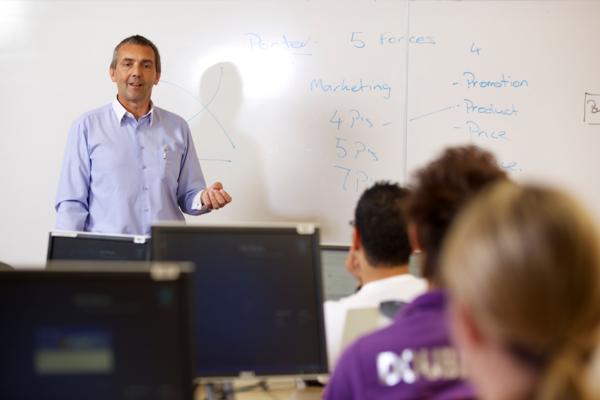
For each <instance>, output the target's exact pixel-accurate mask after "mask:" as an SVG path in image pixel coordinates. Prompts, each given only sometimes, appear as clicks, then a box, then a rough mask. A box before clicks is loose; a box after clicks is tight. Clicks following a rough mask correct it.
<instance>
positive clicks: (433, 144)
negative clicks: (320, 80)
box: [407, 1, 600, 220]
mask: <svg viewBox="0 0 600 400" xmlns="http://www.w3.org/2000/svg"><path fill="white" fill-rule="evenodd" d="M599 16H600V2H598V1H480V2H476V1H470V2H440V1H419V2H413V3H411V7H410V26H411V30H412V29H418V30H419V31H420V32H426V33H427V34H428V35H430V36H432V37H434V38H435V41H436V44H435V46H432V47H418V48H416V47H411V48H410V54H409V60H410V61H409V72H408V75H409V85H408V86H409V90H408V92H409V98H408V102H407V104H408V113H407V148H408V153H407V154H408V157H407V169H408V171H409V173H410V172H411V171H414V170H415V169H416V168H418V167H419V166H421V165H423V164H424V163H426V162H427V161H428V160H430V159H431V158H432V157H433V156H434V155H435V154H437V153H439V152H440V151H441V150H442V148H443V147H445V146H447V145H449V144H454V143H457V144H458V143H460V144H462V143H473V144H476V145H478V146H482V147H485V148H487V149H489V150H491V151H492V152H494V153H495V154H496V156H497V158H498V160H499V163H500V165H501V166H503V167H504V168H505V169H506V170H507V171H509V172H510V174H511V176H512V177H513V178H515V179H517V180H527V181H531V180H534V181H541V182H543V183H551V184H554V185H559V186H560V187H562V188H564V189H565V190H567V191H569V192H571V193H573V194H575V195H576V196H578V197H579V198H581V199H582V200H583V201H584V203H585V204H586V205H587V206H588V207H589V208H590V209H592V210H593V212H595V216H596V217H599V216H600V207H599V205H600V184H599V183H598V178H597V177H596V175H597V173H598V171H599V170H600V157H599V156H598V153H599V150H600V125H599V124H600V112H599V110H598V108H597V105H600V95H599V94H600V52H599V51H598V49H597V42H598V38H599V37H600V24H598V17H599ZM599 220H600V219H599Z"/></svg>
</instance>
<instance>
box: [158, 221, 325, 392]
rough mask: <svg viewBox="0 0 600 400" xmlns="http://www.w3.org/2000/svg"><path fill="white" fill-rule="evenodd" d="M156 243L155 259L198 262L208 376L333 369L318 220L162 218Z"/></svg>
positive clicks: (198, 340) (201, 342) (199, 322)
mask: <svg viewBox="0 0 600 400" xmlns="http://www.w3.org/2000/svg"><path fill="white" fill-rule="evenodd" d="M152 243H153V245H152V256H153V259H155V260H174V261H179V260H181V261H192V262H194V263H195V266H196V269H195V273H194V284H193V286H194V315H195V318H194V322H195V330H194V332H195V333H194V335H193V336H194V347H195V357H194V358H195V365H196V376H197V377H198V378H199V379H200V381H201V382H211V381H215V380H218V379H229V378H232V377H254V376H261V377H267V376H277V375H296V376H316V375H318V374H322V373H326V371H327V354H326V347H325V337H324V324H323V304H322V303H323V298H322V286H321V270H320V255H319V230H318V228H317V227H316V226H314V225H310V224H304V225H297V226H296V225H270V226H226V225H220V226H204V225H201V226H198V225H196V226H190V225H188V226H183V225H162V226H153V227H152Z"/></svg>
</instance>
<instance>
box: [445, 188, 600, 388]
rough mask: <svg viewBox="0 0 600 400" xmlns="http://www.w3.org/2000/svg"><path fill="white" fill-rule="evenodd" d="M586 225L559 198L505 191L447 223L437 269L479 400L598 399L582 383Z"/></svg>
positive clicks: (591, 234)
mask: <svg viewBox="0 0 600 400" xmlns="http://www.w3.org/2000/svg"><path fill="white" fill-rule="evenodd" d="M592 220H593V218H592V217H591V215H589V214H588V213H586V212H585V211H584V210H583V209H582V208H581V207H580V206H579V204H578V203H577V202H575V201H574V200H573V199H572V198H570V197H569V196H567V195H565V194H563V193H561V192H559V191H556V190H553V189H549V188H544V187H540V186H534V185H523V186H520V185H516V184H511V183H508V182H506V183H502V184H499V185H497V186H495V187H493V188H492V189H491V190H490V191H487V192H486V193H485V194H484V195H483V196H482V197H481V198H478V199H477V201H476V202H475V203H474V204H473V205H472V206H471V207H469V208H468V209H467V210H465V213H464V214H463V215H461V217H460V218H459V219H458V220H457V224H456V225H455V226H454V227H453V230H452V233H451V234H450V236H449V240H448V242H447V244H446V247H445V250H444V255H443V258H442V260H443V261H442V265H443V267H442V268H443V275H444V279H445V281H446V282H447V284H448V290H449V296H450V304H451V306H450V309H451V312H450V315H451V320H452V325H453V332H454V337H455V340H456V343H457V346H459V348H460V349H461V350H462V354H463V355H464V363H465V367H466V370H467V374H468V376H469V377H470V378H471V379H472V381H473V384H474V385H475V387H476V389H477V392H478V394H479V395H480V397H481V398H483V399H509V400H510V399H515V400H516V399H585V398H595V399H598V398H600V393H595V395H592V393H586V391H587V389H588V387H587V383H586V382H585V378H586V373H585V372H586V370H587V369H588V366H589V365H588V361H589V360H590V359H591V355H592V352H593V350H594V348H595V347H596V346H597V340H596V330H597V328H598V324H599V323H600V247H599V244H600V237H599V236H598V233H597V231H596V228H595V227H594V226H593V223H592V222H591V221H592ZM595 380H596V381H597V380H598V376H596V377H595Z"/></svg>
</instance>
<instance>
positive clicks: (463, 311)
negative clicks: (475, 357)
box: [450, 302, 485, 350]
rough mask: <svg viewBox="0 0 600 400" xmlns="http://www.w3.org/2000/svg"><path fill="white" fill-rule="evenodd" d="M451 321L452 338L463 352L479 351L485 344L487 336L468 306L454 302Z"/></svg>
mask: <svg viewBox="0 0 600 400" xmlns="http://www.w3.org/2000/svg"><path fill="white" fill-rule="evenodd" d="M450 320H451V324H452V336H453V338H454V341H455V342H456V344H457V345H458V346H459V347H460V348H462V349H463V350H469V349H477V348H479V347H481V346H482V345H483V344H484V342H485V335H484V334H483V332H482V330H481V328H480V326H479V325H478V323H477V321H476V320H475V318H474V316H473V312H472V311H471V309H470V308H469V307H468V306H467V305H465V304H460V303H456V302H452V304H451V306H450Z"/></svg>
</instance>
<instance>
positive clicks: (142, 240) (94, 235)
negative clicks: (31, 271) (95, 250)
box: [46, 230, 152, 263]
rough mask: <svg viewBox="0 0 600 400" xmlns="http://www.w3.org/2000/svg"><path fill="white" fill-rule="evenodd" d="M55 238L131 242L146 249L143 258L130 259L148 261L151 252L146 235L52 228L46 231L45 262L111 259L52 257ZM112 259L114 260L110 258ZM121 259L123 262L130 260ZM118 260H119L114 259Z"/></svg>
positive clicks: (150, 244)
mask: <svg viewBox="0 0 600 400" xmlns="http://www.w3.org/2000/svg"><path fill="white" fill-rule="evenodd" d="M57 238H61V239H64V238H67V239H92V240H101V241H107V242H131V243H132V244H134V245H140V246H144V247H145V249H146V254H145V258H144V260H130V261H150V259H151V254H152V248H151V247H152V240H151V237H150V236H147V235H126V234H118V233H113V234H106V233H98V232H81V231H62V230H52V231H50V232H49V233H48V248H47V251H46V262H47V263H48V262H56V261H59V262H60V261H68V260H70V261H88V260H89V261H111V260H102V259H85V260H84V259H81V260H73V259H62V258H53V249H54V241H55V240H56V239H57ZM112 261H114V260H112ZM130 261H123V262H130ZM115 262H119V261H115Z"/></svg>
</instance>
